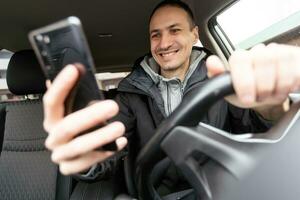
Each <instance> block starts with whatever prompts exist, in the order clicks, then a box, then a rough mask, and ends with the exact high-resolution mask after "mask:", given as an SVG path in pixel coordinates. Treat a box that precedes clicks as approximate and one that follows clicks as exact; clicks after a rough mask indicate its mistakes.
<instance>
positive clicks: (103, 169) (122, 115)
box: [73, 93, 136, 182]
mask: <svg viewBox="0 0 300 200" xmlns="http://www.w3.org/2000/svg"><path fill="white" fill-rule="evenodd" d="M115 101H116V102H117V103H118V105H119V114H118V115H117V116H115V117H114V118H112V119H111V120H110V122H113V121H120V122H122V123H123V124H124V125H125V128H126V129H125V130H126V131H125V137H127V138H128V139H129V138H130V136H131V135H132V134H133V131H134V130H135V128H134V127H135V123H136V122H135V116H134V114H133V112H132V109H131V107H130V104H129V102H130V101H129V100H128V97H127V95H126V94H123V93H120V94H117V96H116V98H115ZM126 155H127V148H125V149H123V150H121V151H119V152H117V153H116V154H114V155H113V156H112V157H110V158H108V159H107V160H105V161H103V162H101V163H97V164H95V165H93V166H92V167H91V168H90V169H89V170H88V171H87V172H85V173H80V174H75V175H73V177H74V178H76V179H77V180H80V181H85V182H94V181H98V180H101V179H109V178H110V177H112V176H113V175H114V174H115V173H116V170H119V168H120V166H121V165H122V160H123V158H124V157H125V156H126Z"/></svg>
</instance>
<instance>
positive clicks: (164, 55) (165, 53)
mask: <svg viewBox="0 0 300 200" xmlns="http://www.w3.org/2000/svg"><path fill="white" fill-rule="evenodd" d="M178 51H179V50H174V51H168V52H163V53H159V55H160V56H161V57H163V58H167V57H169V56H172V55H174V54H176V53H177V52H178Z"/></svg>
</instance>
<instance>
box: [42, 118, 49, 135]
mask: <svg viewBox="0 0 300 200" xmlns="http://www.w3.org/2000/svg"><path fill="white" fill-rule="evenodd" d="M43 127H44V129H45V131H46V132H48V133H49V132H50V123H49V122H48V121H47V120H44V121H43Z"/></svg>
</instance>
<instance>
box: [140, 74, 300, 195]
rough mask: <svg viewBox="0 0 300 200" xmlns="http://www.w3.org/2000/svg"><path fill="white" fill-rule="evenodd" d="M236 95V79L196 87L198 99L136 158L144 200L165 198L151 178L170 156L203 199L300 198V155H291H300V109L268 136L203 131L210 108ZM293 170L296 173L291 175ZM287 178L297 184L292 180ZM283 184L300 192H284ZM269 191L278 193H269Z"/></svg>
mask: <svg viewBox="0 0 300 200" xmlns="http://www.w3.org/2000/svg"><path fill="white" fill-rule="evenodd" d="M233 92H234V90H233V87H232V81H231V77H230V74H229V73H225V74H222V75H220V76H217V77H215V78H213V79H211V80H209V81H208V82H207V84H205V85H204V86H202V87H201V88H196V92H195V94H196V95H195V96H193V97H192V98H190V100H189V101H183V102H182V103H181V104H180V106H179V107H178V108H177V109H176V110H175V111H174V112H173V113H172V114H171V115H170V116H169V117H168V118H167V119H166V120H165V121H164V122H163V123H162V124H161V125H160V126H159V128H158V129H157V131H156V133H155V135H154V136H153V137H152V138H151V140H150V141H149V142H148V143H147V144H146V145H145V146H144V148H143V149H142V150H141V151H140V153H139V155H138V157H137V159H136V165H135V169H136V171H135V172H136V176H135V177H136V180H135V182H136V185H137V187H138V188H137V190H138V195H139V198H141V199H161V198H160V197H159V196H158V194H157V192H156V191H155V188H154V187H153V185H152V182H151V177H150V176H151V171H152V169H153V168H154V166H155V165H156V164H157V163H158V162H159V161H160V160H161V159H162V158H164V157H165V156H166V155H167V156H168V157H169V158H170V159H171V160H172V161H173V162H174V163H175V165H176V166H177V167H178V168H179V169H180V170H181V172H182V173H183V175H184V176H185V178H186V179H187V181H188V182H189V183H190V184H191V186H192V187H193V188H194V190H195V193H196V195H197V196H199V197H200V199H205V200H212V199H218V200H219V199H220V200H221V199H222V200H227V199H228V200H237V199H265V200H271V199H272V200H274V199H276V200H277V199H278V200H279V199H283V198H285V199H286V198H288V199H291V198H289V197H291V195H294V196H296V197H297V198H295V199H298V198H299V197H300V190H299V189H298V188H297V186H298V185H300V173H299V172H298V171H299V169H300V158H299V159H295V158H297V157H299V156H297V154H295V155H292V154H291V155H292V156H294V157H292V159H291V157H287V156H286V154H285V153H286V151H288V152H290V151H291V150H295V151H294V152H297V149H298V151H299V148H300V134H297V131H295V130H294V129H292V130H294V132H293V131H292V132H291V128H292V127H293V125H295V121H296V119H298V117H299V115H300V114H299V111H298V110H299V109H298V108H299V107H300V106H299V104H294V105H293V106H292V108H291V109H290V111H289V112H288V113H287V114H286V115H285V116H284V117H283V118H282V119H281V121H280V122H279V123H277V124H276V125H275V126H274V127H272V128H271V129H270V130H269V131H268V132H266V133H261V134H251V133H249V134H243V135H232V134H230V133H227V132H225V131H222V130H219V129H216V128H213V127H210V126H208V125H205V124H202V125H201V124H200V126H199V121H200V119H201V118H202V117H203V115H204V114H205V113H206V112H207V111H208V109H209V108H210V107H211V106H212V105H213V104H214V103H215V102H216V101H218V100H219V99H221V98H223V97H225V96H227V95H229V94H232V93H233ZM298 135H299V136H298ZM187 144H188V145H187ZM284 152H285V153H284ZM199 154H202V155H205V156H206V157H207V158H208V159H207V160H208V161H206V162H205V165H199V162H197V159H198V158H199ZM276 158H279V159H281V162H282V161H283V162H285V164H287V166H286V168H282V163H281V162H280V163H281V165H278V162H277V160H276ZM288 166H293V167H292V168H293V169H295V170H292V171H291V170H289V169H288ZM296 169H297V170H296ZM270 171H271V172H272V173H270ZM298 174H299V175H298ZM286 175H289V177H292V179H289V180H287V179H286V178H284V177H285V176H286ZM275 177H276V178H275ZM275 180H277V182H276V181H275ZM282 180H287V181H286V182H285V184H287V185H291V184H292V185H294V187H293V188H292V189H286V190H282V188H281V190H280V189H279V188H280V186H282V184H281V182H280V181H282ZM275 183H277V184H275ZM257 186H260V187H259V188H260V189H259V191H260V193H259V194H260V195H258V193H257V192H255V191H257V189H254V188H256V187H257ZM266 186H268V187H270V188H274V189H276V191H275V192H274V191H272V192H270V191H269V190H264V189H266ZM271 186H273V187H271Z"/></svg>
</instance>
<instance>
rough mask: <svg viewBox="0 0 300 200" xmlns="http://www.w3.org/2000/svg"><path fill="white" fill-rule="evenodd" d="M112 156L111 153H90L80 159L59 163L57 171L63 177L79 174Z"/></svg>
mask: <svg viewBox="0 0 300 200" xmlns="http://www.w3.org/2000/svg"><path fill="white" fill-rule="evenodd" d="M112 155H113V152H107V151H106V152H105V151H104V152H100V151H99V152H98V151H92V152H89V153H87V154H86V155H84V156H82V157H80V158H77V159H74V160H70V161H64V162H62V163H60V164H59V170H60V172H61V173H62V174H64V175H71V174H75V173H79V172H82V171H85V170H87V169H88V168H90V167H91V166H93V165H94V164H96V163H98V162H101V161H103V160H105V159H107V158H109V157H111V156H112Z"/></svg>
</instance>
